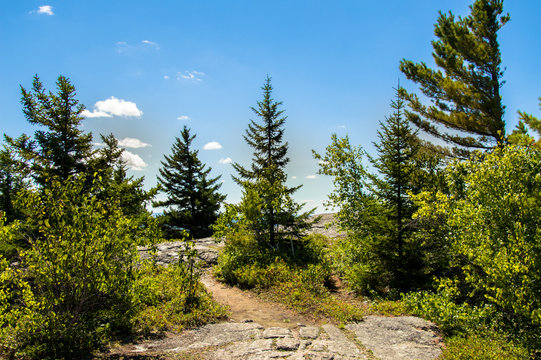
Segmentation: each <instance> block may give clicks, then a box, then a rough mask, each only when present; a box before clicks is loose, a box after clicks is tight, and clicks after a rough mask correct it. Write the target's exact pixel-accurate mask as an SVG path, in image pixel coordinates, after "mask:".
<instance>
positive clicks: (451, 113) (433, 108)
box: [400, 0, 509, 157]
mask: <svg viewBox="0 0 541 360" xmlns="http://www.w3.org/2000/svg"><path fill="white" fill-rule="evenodd" d="M470 10H471V13H470V15H468V16H466V17H464V18H462V17H458V18H456V17H455V16H454V15H453V14H452V13H451V12H449V13H448V14H443V13H441V12H440V16H439V18H438V23H437V24H436V25H435V29H434V33H435V35H436V37H437V38H438V40H436V41H433V42H432V47H433V49H434V52H433V53H432V55H433V57H434V60H435V62H436V65H437V66H438V67H439V68H440V70H437V71H436V70H432V69H430V68H429V67H428V66H427V65H426V64H425V63H423V62H422V63H417V64H416V63H413V62H412V61H409V60H405V59H404V60H402V61H401V63H400V70H401V71H402V72H403V73H404V74H405V75H406V77H407V78H408V79H410V80H413V81H414V82H416V83H418V84H419V86H420V90H421V92H422V93H423V94H424V95H425V96H427V97H428V98H430V99H431V101H432V105H424V104H422V103H421V100H420V99H419V98H418V97H417V96H416V95H415V94H408V93H406V92H405V96H406V99H407V100H408V101H409V105H410V107H411V109H412V111H411V112H408V119H409V120H410V121H411V122H412V123H413V124H415V125H416V126H417V127H418V128H420V129H421V130H422V131H424V132H426V133H428V134H431V135H432V136H434V137H436V138H438V139H441V140H443V141H445V142H446V143H448V144H450V145H451V147H452V148H451V149H448V148H445V150H446V151H447V153H448V154H452V155H453V156H457V157H467V156H468V154H469V153H470V152H471V151H472V150H475V149H481V150H486V149H491V148H493V147H494V146H496V145H497V144H502V143H503V141H504V139H505V122H504V119H503V115H504V110H505V106H504V105H502V101H501V96H500V88H501V86H502V85H503V81H502V77H503V70H502V69H501V53H500V46H499V44H498V37H497V34H498V31H499V30H500V29H501V28H502V26H503V25H505V23H506V22H507V21H508V20H509V15H507V14H506V15H502V13H503V0H476V1H475V3H474V4H473V5H471V6H470ZM449 150H451V152H449Z"/></svg>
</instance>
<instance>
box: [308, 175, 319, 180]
mask: <svg viewBox="0 0 541 360" xmlns="http://www.w3.org/2000/svg"><path fill="white" fill-rule="evenodd" d="M306 178H307V179H311V180H312V179H317V176H316V175H308V176H307V177H306Z"/></svg>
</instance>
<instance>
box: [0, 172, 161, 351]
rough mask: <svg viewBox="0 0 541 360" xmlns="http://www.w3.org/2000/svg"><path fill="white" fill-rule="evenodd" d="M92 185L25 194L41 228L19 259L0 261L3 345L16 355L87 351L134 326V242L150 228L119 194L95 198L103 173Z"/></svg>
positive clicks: (55, 185) (29, 214) (32, 216)
mask: <svg viewBox="0 0 541 360" xmlns="http://www.w3.org/2000/svg"><path fill="white" fill-rule="evenodd" d="M87 185H88V184H87V183H86V182H85V180H84V179H79V180H77V179H71V181H69V182H66V183H59V182H56V181H53V182H51V183H50V186H48V187H47V188H44V189H43V190H42V191H41V192H37V191H25V192H24V193H22V194H21V196H20V201H21V208H22V209H23V211H24V212H25V213H26V215H27V218H28V219H29V220H28V221H32V223H33V224H35V225H36V230H35V231H34V232H33V233H32V237H31V238H30V247H29V248H28V249H27V250H24V251H21V253H20V256H21V259H22V264H21V266H20V267H19V268H12V267H10V266H8V265H7V262H6V261H4V260H3V261H2V264H1V268H0V271H2V272H1V273H0V303H1V304H2V305H1V308H0V310H1V311H0V329H1V330H0V345H1V346H2V347H3V348H4V349H5V351H4V352H8V353H10V354H11V356H14V357H27V358H41V359H62V358H83V357H85V356H88V355H89V354H90V353H91V352H92V350H94V349H96V348H98V347H99V346H101V345H102V344H104V343H105V342H106V341H107V340H108V339H109V338H110V337H111V336H112V335H114V334H115V333H117V332H119V331H125V330H126V329H128V328H129V326H130V318H131V316H132V315H133V313H134V306H133V304H134V291H133V289H134V288H133V285H134V279H135V261H136V259H137V258H136V256H137V249H136V246H135V241H140V242H144V241H147V240H145V239H148V238H150V237H152V236H153V229H152V227H148V226H146V227H144V228H141V226H140V224H139V223H138V222H136V221H135V220H133V219H130V218H127V217H126V216H124V215H123V214H122V211H121V209H120V207H119V206H118V203H117V202H116V201H114V200H108V201H105V200H98V199H97V197H96V196H94V195H93V194H96V193H97V190H98V189H97V187H99V179H96V180H95V181H94V184H93V185H92V187H91V188H90V189H89V188H87ZM12 236H15V235H14V234H13V232H11V233H8V234H7V241H10V239H11V238H12ZM134 239H136V240H134Z"/></svg>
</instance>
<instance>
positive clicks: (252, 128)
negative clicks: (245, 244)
mask: <svg viewBox="0 0 541 360" xmlns="http://www.w3.org/2000/svg"><path fill="white" fill-rule="evenodd" d="M261 89H262V90H263V100H261V101H258V102H257V108H255V107H252V108H251V109H252V111H253V112H254V113H255V114H256V115H257V116H258V117H259V120H260V121H259V122H258V121H255V120H251V121H250V124H249V125H248V129H247V130H246V135H244V140H245V141H246V142H247V143H248V145H250V146H251V147H252V148H253V149H254V153H253V158H252V164H251V166H250V168H249V169H247V168H245V167H243V166H241V165H240V164H238V163H235V164H233V167H234V169H235V170H236V171H237V172H238V176H237V177H233V179H234V180H235V181H236V182H237V183H238V184H240V185H241V186H243V188H244V198H243V201H242V203H244V204H245V205H246V206H244V208H245V209H247V208H251V209H252V210H253V209H256V211H255V213H256V215H255V217H254V216H252V219H251V220H250V223H251V226H250V227H251V229H252V230H253V231H254V232H255V235H256V238H257V240H258V242H259V244H260V245H262V244H265V245H266V246H270V247H271V248H274V249H277V248H278V247H279V246H280V244H281V243H282V242H283V241H284V240H288V241H289V245H290V247H291V252H292V253H294V246H293V238H296V237H299V236H300V235H301V234H302V232H303V231H304V230H305V229H306V228H308V227H309V226H310V223H308V222H307V219H308V217H309V215H310V214H311V213H312V212H313V211H314V210H312V211H311V212H307V213H302V214H301V213H300V209H301V207H302V205H299V204H297V203H295V202H294V201H293V199H292V198H291V195H292V194H293V193H294V192H295V191H296V190H298V189H299V188H300V186H299V187H287V186H286V185H285V182H286V179H287V175H286V173H285V166H286V165H287V163H288V162H289V158H288V157H287V150H288V144H287V142H286V143H284V142H283V136H284V128H283V127H284V124H285V121H286V118H287V117H285V116H283V113H284V110H281V109H280V106H281V105H282V102H277V101H275V100H274V99H273V98H272V85H271V78H270V77H269V76H267V78H266V79H265V84H264V85H263V87H262V88H261ZM250 202H251V203H252V204H248V203H250ZM250 212H252V211H250Z"/></svg>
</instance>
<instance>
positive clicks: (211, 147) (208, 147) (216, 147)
mask: <svg viewBox="0 0 541 360" xmlns="http://www.w3.org/2000/svg"><path fill="white" fill-rule="evenodd" d="M222 147H223V146H222V145H221V144H220V143H219V142H217V141H211V142H209V143H207V144H205V146H203V150H219V149H221V148H222Z"/></svg>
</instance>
